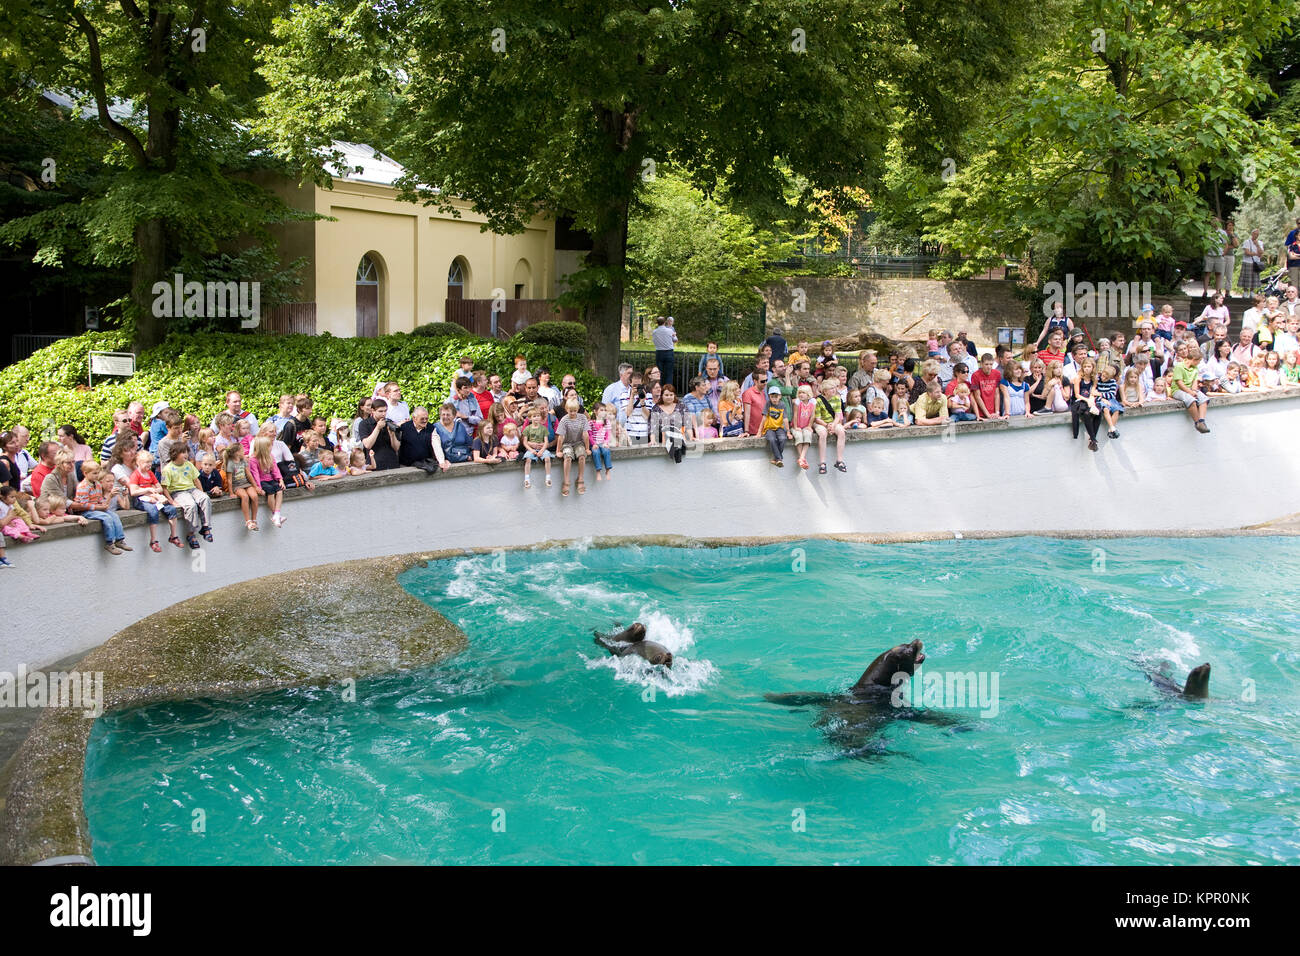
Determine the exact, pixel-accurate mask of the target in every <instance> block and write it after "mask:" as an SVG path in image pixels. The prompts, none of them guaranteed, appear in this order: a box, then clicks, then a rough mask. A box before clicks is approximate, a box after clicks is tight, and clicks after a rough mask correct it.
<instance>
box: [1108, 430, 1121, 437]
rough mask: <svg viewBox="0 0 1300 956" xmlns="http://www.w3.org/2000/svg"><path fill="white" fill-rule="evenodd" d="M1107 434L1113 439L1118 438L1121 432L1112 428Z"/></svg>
mask: <svg viewBox="0 0 1300 956" xmlns="http://www.w3.org/2000/svg"><path fill="white" fill-rule="evenodd" d="M1106 434H1107V435H1108V436H1109V437H1111V438H1118V437H1119V432H1117V431H1115V429H1113V428H1112V429H1111V430H1110V431H1108V432H1106Z"/></svg>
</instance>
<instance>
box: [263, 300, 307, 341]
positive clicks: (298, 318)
mask: <svg viewBox="0 0 1300 956" xmlns="http://www.w3.org/2000/svg"><path fill="white" fill-rule="evenodd" d="M257 331H259V332H268V333H270V334H272V335H295V334H301V335H315V334H316V303H315V302H290V303H288V304H287V305H277V306H275V307H273V308H270V309H264V310H263V311H262V321H261V323H260V324H259V325H258V326H257Z"/></svg>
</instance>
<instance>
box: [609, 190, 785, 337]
mask: <svg viewBox="0 0 1300 956" xmlns="http://www.w3.org/2000/svg"><path fill="white" fill-rule="evenodd" d="M794 249H795V243H794V241H793V240H789V239H787V240H780V239H778V238H776V237H775V236H773V235H771V234H770V233H767V232H764V231H762V230H759V229H757V228H756V227H755V225H754V223H753V222H752V221H751V220H750V219H748V218H747V217H745V216H742V215H738V214H736V213H734V212H731V211H730V210H728V209H726V208H725V207H724V206H723V205H722V204H721V203H719V202H717V201H715V200H714V199H710V198H708V197H706V196H705V195H704V194H703V193H701V192H700V191H699V190H698V189H696V188H695V187H693V186H692V185H691V184H690V183H689V182H687V181H686V180H685V179H684V178H682V177H680V176H677V175H675V174H672V173H664V172H663V171H660V173H659V175H658V176H657V177H656V179H655V180H654V182H652V183H651V184H650V186H649V188H648V189H647V191H646V194H645V197H644V199H643V203H642V204H641V205H640V206H639V207H638V209H637V210H636V212H635V213H634V214H633V217H632V221H631V223H630V226H629V231H628V249H627V252H628V261H629V283H628V288H629V291H630V292H631V294H632V295H633V296H635V297H636V298H637V299H638V300H640V301H641V302H643V303H644V304H645V306H646V308H647V309H649V310H650V311H651V312H653V313H656V314H659V315H673V316H676V317H677V319H678V320H679V321H681V320H682V319H683V318H687V319H690V318H696V319H701V320H702V319H703V318H704V317H705V316H707V315H709V314H711V313H712V312H713V311H714V310H717V309H719V308H727V307H735V308H741V309H743V308H746V307H749V308H752V307H754V306H757V305H758V304H759V303H760V302H761V301H762V297H761V296H760V295H759V292H758V287H760V286H762V285H765V284H766V283H768V282H770V281H771V280H773V279H775V278H777V273H776V272H775V271H774V270H772V269H770V268H768V266H767V263H768V262H772V261H777V260H781V259H785V258H786V257H788V256H789V255H790V254H791V253H792V252H793V251H794ZM695 324H697V325H700V331H701V332H702V334H704V335H705V336H707V335H710V334H712V333H713V331H714V330H713V329H711V328H706V327H705V326H704V324H703V323H702V322H696V323H695Z"/></svg>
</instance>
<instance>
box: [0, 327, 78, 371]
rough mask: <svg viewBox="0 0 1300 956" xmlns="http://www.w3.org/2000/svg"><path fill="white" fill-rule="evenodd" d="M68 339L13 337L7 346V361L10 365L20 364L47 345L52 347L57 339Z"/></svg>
mask: <svg viewBox="0 0 1300 956" xmlns="http://www.w3.org/2000/svg"><path fill="white" fill-rule="evenodd" d="M66 338H69V336H67V335H26V334H20V335H15V336H13V338H12V339H10V344H9V361H10V363H11V364H12V363H14V362H21V361H22V360H23V359H25V358H31V356H32V354H33V353H34V352H37V351H39V350H41V349H43V348H45V346H47V345H53V344H54V343H55V342H57V341H59V339H66Z"/></svg>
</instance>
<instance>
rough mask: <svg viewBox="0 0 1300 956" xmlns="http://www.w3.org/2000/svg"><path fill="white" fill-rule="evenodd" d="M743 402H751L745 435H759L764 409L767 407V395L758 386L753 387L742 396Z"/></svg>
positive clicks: (746, 418) (746, 417)
mask: <svg viewBox="0 0 1300 956" xmlns="http://www.w3.org/2000/svg"><path fill="white" fill-rule="evenodd" d="M740 400H741V401H742V402H749V411H748V413H747V414H746V416H745V434H746V435H757V434H758V429H759V427H760V426H761V425H762V424H763V409H764V408H766V407H767V393H766V392H764V391H763V389H761V388H759V387H758V386H757V385H751V386H750V387H749V389H748V390H747V391H746V392H745V394H743V395H741V396H740Z"/></svg>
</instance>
